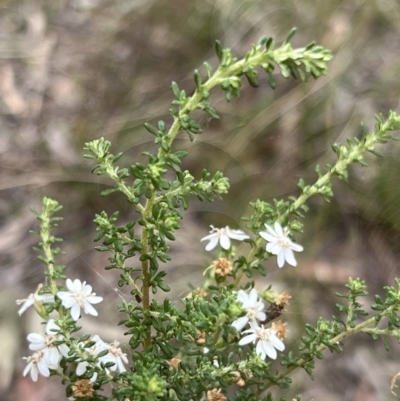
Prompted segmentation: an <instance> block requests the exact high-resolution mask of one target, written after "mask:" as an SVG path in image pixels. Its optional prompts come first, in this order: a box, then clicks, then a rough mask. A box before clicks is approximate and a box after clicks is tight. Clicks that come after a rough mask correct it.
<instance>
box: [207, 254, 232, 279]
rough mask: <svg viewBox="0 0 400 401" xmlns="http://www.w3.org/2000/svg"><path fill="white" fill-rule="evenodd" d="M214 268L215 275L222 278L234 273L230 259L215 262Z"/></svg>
mask: <svg viewBox="0 0 400 401" xmlns="http://www.w3.org/2000/svg"><path fill="white" fill-rule="evenodd" d="M211 264H212V266H214V268H215V274H216V275H217V276H220V277H225V276H226V275H228V274H229V273H230V272H231V271H232V264H231V262H230V261H229V260H228V259H225V258H219V259H218V260H214V261H213V262H212V263H211Z"/></svg>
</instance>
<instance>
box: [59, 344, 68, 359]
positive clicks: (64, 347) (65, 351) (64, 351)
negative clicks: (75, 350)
mask: <svg viewBox="0 0 400 401" xmlns="http://www.w3.org/2000/svg"><path fill="white" fill-rule="evenodd" d="M58 349H59V351H60V353H61V355H62V356H65V357H66V358H68V356H69V355H68V352H69V347H68V345H67V344H61V345H59V346H58Z"/></svg>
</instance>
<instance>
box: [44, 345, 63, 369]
mask: <svg viewBox="0 0 400 401" xmlns="http://www.w3.org/2000/svg"><path fill="white" fill-rule="evenodd" d="M44 356H45V358H46V362H47V363H48V364H49V366H50V365H51V366H54V367H55V369H57V365H58V362H60V353H59V352H58V350H57V348H55V347H53V348H46V350H45V352H44Z"/></svg>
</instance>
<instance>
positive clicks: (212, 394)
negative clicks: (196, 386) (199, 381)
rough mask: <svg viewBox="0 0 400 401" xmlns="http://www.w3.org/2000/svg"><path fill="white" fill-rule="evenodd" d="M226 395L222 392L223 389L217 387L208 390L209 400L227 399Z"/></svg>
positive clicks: (220, 400)
mask: <svg viewBox="0 0 400 401" xmlns="http://www.w3.org/2000/svg"><path fill="white" fill-rule="evenodd" d="M225 400H226V397H225V395H224V394H222V393H221V389H220V388H219V389H218V390H217V389H216V388H214V389H212V390H209V391H207V401H225Z"/></svg>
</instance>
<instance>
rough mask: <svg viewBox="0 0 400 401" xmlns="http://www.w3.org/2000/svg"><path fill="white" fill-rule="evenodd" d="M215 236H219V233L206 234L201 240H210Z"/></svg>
mask: <svg viewBox="0 0 400 401" xmlns="http://www.w3.org/2000/svg"><path fill="white" fill-rule="evenodd" d="M213 238H218V233H212V234H209V235H206V236H205V237H203V238H202V239H201V240H200V241H208V240H211V239H213Z"/></svg>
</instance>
